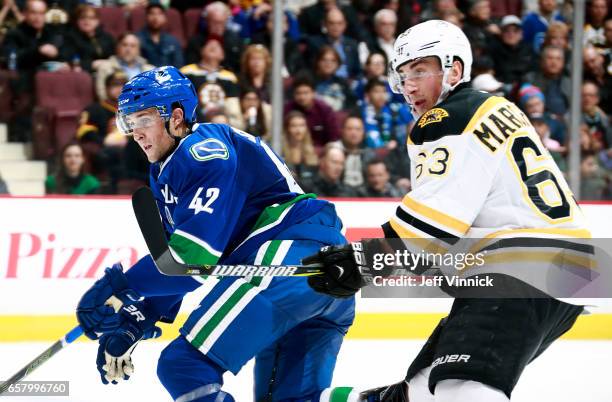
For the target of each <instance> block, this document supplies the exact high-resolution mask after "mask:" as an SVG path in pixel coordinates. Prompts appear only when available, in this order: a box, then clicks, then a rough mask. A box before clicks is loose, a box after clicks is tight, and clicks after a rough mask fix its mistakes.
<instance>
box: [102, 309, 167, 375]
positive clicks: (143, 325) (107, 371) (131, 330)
mask: <svg viewBox="0 0 612 402" xmlns="http://www.w3.org/2000/svg"><path fill="white" fill-rule="evenodd" d="M118 316H119V317H121V324H120V325H119V327H118V328H117V329H115V330H114V331H112V332H109V333H106V334H104V335H102V337H101V338H100V342H99V346H98V355H97V357H96V366H97V368H98V371H99V372H100V378H101V379H102V383H103V384H109V383H112V384H117V383H118V382H119V381H121V380H128V379H129V378H130V375H132V374H133V373H134V365H133V364H132V357H131V354H132V351H133V350H134V348H135V347H136V344H137V343H138V341H141V340H144V339H151V338H157V337H159V336H160V335H161V329H160V328H159V327H156V326H155V322H156V321H157V318H158V317H157V316H155V315H154V314H152V313H151V312H150V311H148V309H147V305H146V301H144V302H138V303H134V304H131V305H128V306H123V307H122V308H121V312H120V314H118Z"/></svg>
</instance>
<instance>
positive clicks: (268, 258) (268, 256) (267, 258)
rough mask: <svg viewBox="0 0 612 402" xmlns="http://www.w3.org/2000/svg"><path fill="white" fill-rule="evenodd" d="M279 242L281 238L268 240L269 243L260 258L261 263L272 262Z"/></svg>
mask: <svg viewBox="0 0 612 402" xmlns="http://www.w3.org/2000/svg"><path fill="white" fill-rule="evenodd" d="M281 242H282V240H272V241H271V242H270V245H269V246H268V249H267V250H266V253H265V254H264V256H263V258H262V259H261V265H270V264H271V263H272V260H273V259H274V256H275V255H276V252H277V251H278V248H279V247H280V245H281Z"/></svg>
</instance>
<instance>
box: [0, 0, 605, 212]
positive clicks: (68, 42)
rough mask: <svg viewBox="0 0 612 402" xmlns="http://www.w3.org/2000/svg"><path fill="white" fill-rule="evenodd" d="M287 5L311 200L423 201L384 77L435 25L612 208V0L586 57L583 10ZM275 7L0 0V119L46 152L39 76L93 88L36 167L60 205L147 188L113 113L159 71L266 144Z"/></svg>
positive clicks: (479, 3) (324, 2) (548, 0)
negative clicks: (573, 107) (460, 39)
mask: <svg viewBox="0 0 612 402" xmlns="http://www.w3.org/2000/svg"><path fill="white" fill-rule="evenodd" d="M286 3H287V8H286V10H285V12H284V22H283V28H284V43H283V47H284V58H283V70H282V75H283V80H284V81H283V82H284V89H285V105H284V110H283V112H284V114H283V116H284V131H283V138H282V156H283V157H284V158H285V160H286V162H287V164H288V165H289V167H290V168H291V170H292V172H293V173H294V175H295V176H296V178H297V180H298V181H299V182H300V184H301V185H302V187H303V188H304V190H306V191H311V192H315V193H317V194H319V195H320V196H324V197H400V196H402V195H403V194H405V193H406V192H407V191H409V190H410V185H411V184H410V161H409V159H408V155H407V152H406V147H405V144H406V139H407V136H408V134H409V132H410V129H411V127H412V125H413V124H414V119H413V116H412V114H411V111H410V109H409V107H408V105H407V104H406V102H405V100H404V99H403V96H402V95H398V94H395V93H393V92H392V91H391V88H390V86H389V84H388V82H387V79H386V74H387V65H388V61H389V59H390V58H391V57H392V54H393V42H394V39H395V37H396V35H398V34H399V33H401V32H402V31H404V30H405V29H407V28H408V27H410V26H412V25H413V24H415V23H418V22H420V21H424V20H427V19H434V18H436V19H443V20H446V21H449V22H451V23H453V24H456V25H458V26H460V27H461V28H462V29H463V30H464V32H465V34H466V35H467V37H468V38H469V40H470V42H471V44H472V48H473V54H474V66H473V69H472V74H473V76H472V86H473V87H475V88H476V89H479V90H483V91H487V92H491V93H495V94H499V95H503V96H506V97H508V98H509V99H511V100H513V101H514V102H516V103H517V105H519V106H520V107H521V108H522V109H523V110H524V111H525V113H526V114H527V115H528V117H529V118H530V119H531V121H532V123H533V125H534V127H535V128H536V130H537V132H538V134H539V135H540V137H541V138H542V141H543V144H544V146H545V147H546V148H547V149H548V151H549V152H550V153H551V155H552V156H553V158H554V159H555V160H556V161H557V162H558V164H559V166H560V168H561V169H562V171H563V172H564V173H567V165H568V164H567V160H568V155H569V154H570V153H573V152H579V153H580V155H581V167H580V172H581V176H582V190H581V193H582V197H581V198H582V199H593V200H598V199H612V184H611V183H612V127H611V125H610V114H611V113H612V16H611V13H610V2H609V1H607V0H588V1H587V4H586V23H585V25H584V27H579V29H581V30H583V34H584V36H583V38H584V42H583V46H582V47H581V48H580V49H572V46H571V35H572V30H573V29H574V28H575V27H572V14H573V10H572V6H571V3H572V2H571V1H561V0H499V1H497V0H496V1H492V0H433V1H425V0H352V1H351V0H287V1H286ZM272 4H273V1H272V0H228V1H226V2H221V1H212V2H211V1H206V0H199V1H180V0H176V1H175V0H162V1H161V2H157V1H154V0H63V1H49V2H47V3H45V1H43V0H27V1H24V0H3V6H2V8H1V9H0V26H1V30H0V40H1V50H2V51H1V55H2V58H3V71H2V72H0V74H1V73H4V74H5V76H6V77H8V79H7V80H6V81H2V82H7V83H8V84H6V85H5V86H6V88H7V91H8V93H10V94H12V98H11V102H10V105H9V106H10V108H11V109H10V110H11V112H10V113H0V119H4V120H5V121H6V122H8V123H9V133H10V139H11V140H12V141H33V142H36V141H39V140H40V139H39V138H37V135H34V134H33V133H37V132H39V131H40V130H38V131H37V127H39V125H40V124H45V123H49V121H50V120H42V123H41V121H40V120H37V118H39V117H40V115H41V113H40V111H38V112H37V108H39V107H40V105H39V104H38V103H37V99H36V97H35V94H36V93H38V92H37V90H36V89H37V85H40V84H39V82H40V81H39V78H38V74H37V73H38V72H39V71H57V74H65V73H67V72H79V73H83V74H87V75H88V76H90V77H91V83H92V84H91V85H92V88H91V89H90V90H91V92H92V94H93V95H94V97H92V99H93V102H92V103H91V104H89V105H82V106H81V109H80V110H79V112H80V114H79V115H78V116H76V117H74V119H75V125H74V132H73V134H74V135H72V138H67V139H66V138H65V137H62V138H64V139H63V140H62V141H63V142H64V143H61V141H56V142H55V143H54V145H55V148H53V149H52V151H53V152H47V153H44V154H42V155H40V154H39V155H37V157H38V158H41V159H47V160H53V161H54V162H53V163H52V164H51V166H53V170H52V171H54V172H56V173H53V174H51V175H50V177H49V179H48V180H47V183H46V184H47V190H48V192H50V193H57V192H62V193H73V194H82V193H92V192H101V193H122V192H128V191H129V190H130V189H131V188H132V187H133V186H134V185H136V184H139V183H142V182H145V180H146V175H147V168H148V162H147V161H146V159H145V158H144V155H143V154H142V153H141V152H140V150H139V148H138V146H137V145H136V144H135V143H134V141H133V140H132V139H131V138H129V137H123V136H121V135H120V134H119V133H118V132H117V129H116V128H115V124H114V114H115V111H116V106H117V96H118V94H119V92H120V90H121V86H122V85H123V84H124V83H125V82H127V80H129V79H130V78H132V77H134V76H135V75H136V74H138V73H140V72H142V71H145V70H148V69H151V68H154V67H155V66H162V65H173V66H176V67H177V68H180V70H181V71H182V72H183V73H184V74H185V75H186V76H187V77H189V78H190V79H191V80H192V82H193V84H194V85H195V88H196V91H197V94H198V96H199V100H200V103H199V107H198V110H197V114H198V119H199V120H200V121H203V122H219V123H228V124H231V125H232V126H235V127H237V128H239V129H241V130H244V131H247V132H249V133H251V134H253V135H256V136H260V137H261V138H262V139H263V140H265V141H269V140H270V138H271V125H272V123H271V121H272V107H271V88H270V80H271V74H272V71H271V70H272V54H271V36H272V29H273V25H272ZM575 51H579V52H581V53H582V60H583V73H584V74H583V76H584V77H583V78H584V83H583V84H582V93H581V95H582V121H581V126H580V133H579V135H580V144H581V145H580V149H571V147H569V138H570V137H571V135H570V134H571V133H569V132H568V130H569V125H568V122H569V120H568V117H569V109H570V99H571V97H572V85H571V79H570V68H571V64H570V61H571V55H572V53H573V52H575ZM0 81H1V80H0ZM82 90H83V91H88V90H89V89H88V88H83V89H82ZM51 115H52V116H51V119H53V118H54V119H61V118H65V116H64V115H62V113H60V112H59V111H57V112H56V113H55V115H53V113H51ZM37 116H38V117H37ZM54 127H56V128H57V127H59V125H57V124H56V125H55V126H54ZM49 135H56V138H60V137H59V134H58V133H55V134H54V133H53V132H51V134H49ZM35 149H37V148H36V146H35ZM85 172H87V173H85Z"/></svg>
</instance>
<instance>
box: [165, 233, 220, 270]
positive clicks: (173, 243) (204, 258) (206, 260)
mask: <svg viewBox="0 0 612 402" xmlns="http://www.w3.org/2000/svg"><path fill="white" fill-rule="evenodd" d="M168 245H169V246H170V247H172V250H174V252H176V253H177V254H178V255H179V257H181V259H182V260H183V261H185V263H186V264H196V265H214V264H216V263H217V261H219V258H218V257H216V256H215V255H213V254H211V253H210V252H208V250H206V249H205V248H204V247H202V246H200V245H199V244H198V243H195V242H193V241H191V240H189V239H188V238H186V237H183V236H181V235H180V234H176V233H173V234H172V235H171V236H170V241H169V242H168Z"/></svg>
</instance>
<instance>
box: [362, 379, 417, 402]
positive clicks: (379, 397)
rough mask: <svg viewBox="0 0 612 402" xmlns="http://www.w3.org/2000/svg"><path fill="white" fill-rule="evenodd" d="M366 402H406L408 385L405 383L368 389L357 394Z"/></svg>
mask: <svg viewBox="0 0 612 402" xmlns="http://www.w3.org/2000/svg"><path fill="white" fill-rule="evenodd" d="M359 397H360V398H361V400H362V401H367V402H408V383H407V382H406V381H401V382H398V383H397V384H391V385H385V386H384V387H380V388H374V389H369V390H367V391H363V392H361V393H360V394H359Z"/></svg>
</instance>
